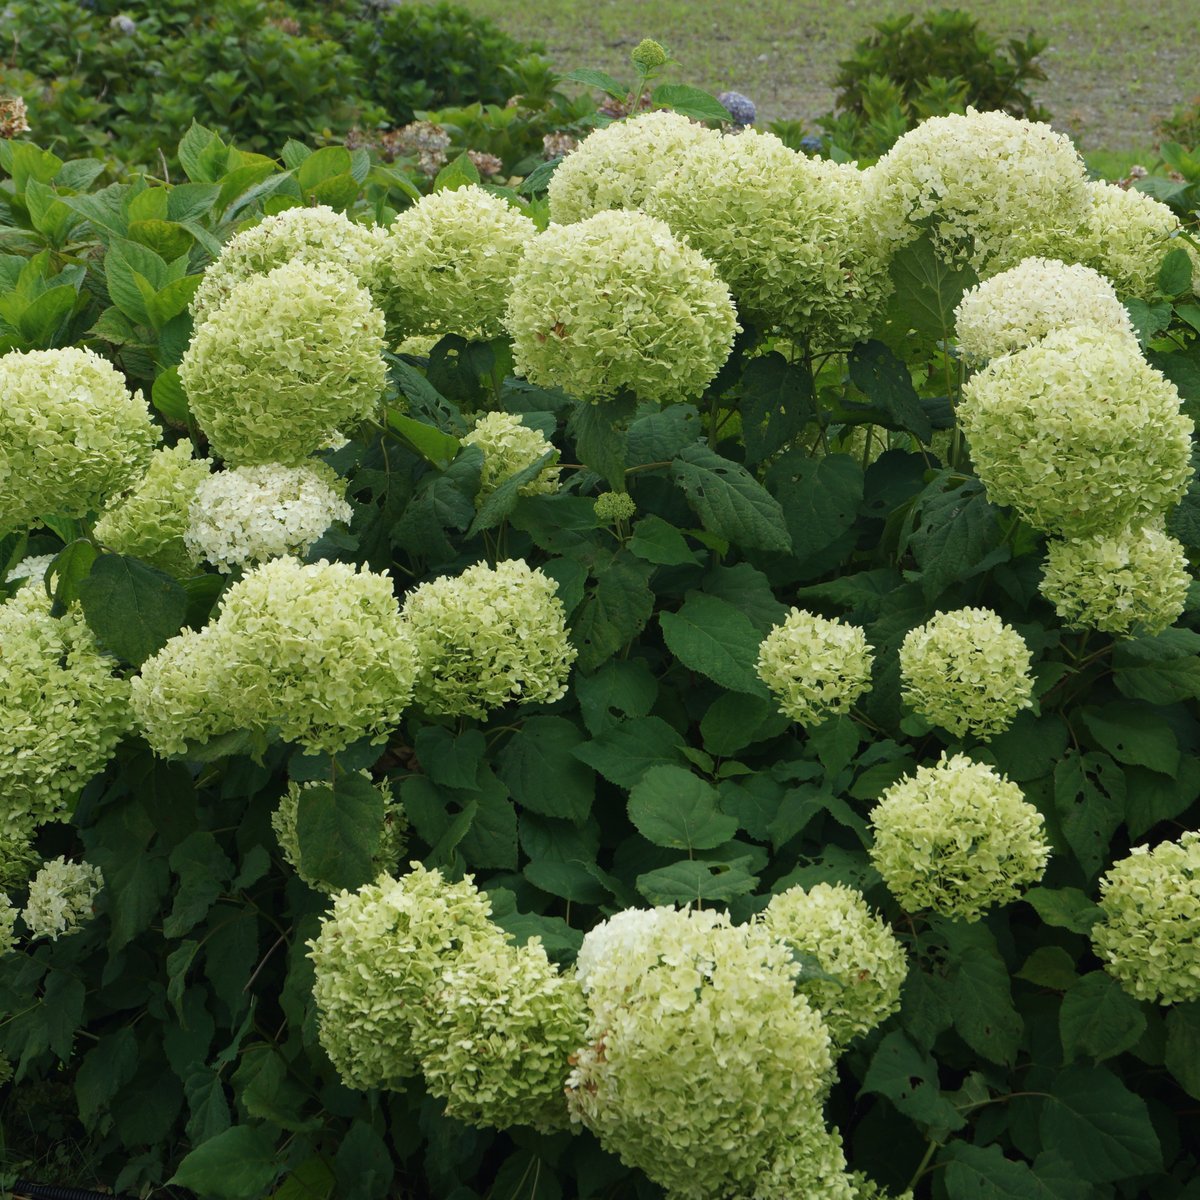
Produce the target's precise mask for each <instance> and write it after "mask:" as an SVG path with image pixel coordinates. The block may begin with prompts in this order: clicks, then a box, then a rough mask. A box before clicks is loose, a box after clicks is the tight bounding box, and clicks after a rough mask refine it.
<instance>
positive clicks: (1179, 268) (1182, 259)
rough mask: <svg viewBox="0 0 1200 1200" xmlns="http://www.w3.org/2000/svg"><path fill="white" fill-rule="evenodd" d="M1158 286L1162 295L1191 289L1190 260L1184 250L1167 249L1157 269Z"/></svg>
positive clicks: (1171, 294)
mask: <svg viewBox="0 0 1200 1200" xmlns="http://www.w3.org/2000/svg"><path fill="white" fill-rule="evenodd" d="M1158 288H1159V291H1161V292H1162V294H1163V295H1164V296H1180V295H1182V294H1183V293H1184V292H1190V291H1191V290H1192V260H1191V258H1190V257H1189V256H1188V252H1187V251H1186V250H1184V249H1182V248H1176V249H1174V250H1168V251H1167V254H1166V257H1164V258H1163V260H1162V266H1161V267H1159V269H1158Z"/></svg>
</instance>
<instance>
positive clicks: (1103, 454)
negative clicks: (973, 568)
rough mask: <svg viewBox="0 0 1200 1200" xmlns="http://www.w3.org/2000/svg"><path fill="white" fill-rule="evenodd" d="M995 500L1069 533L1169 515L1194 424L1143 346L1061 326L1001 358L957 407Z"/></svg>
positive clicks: (1185, 471)
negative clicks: (1183, 410) (1167, 511)
mask: <svg viewBox="0 0 1200 1200" xmlns="http://www.w3.org/2000/svg"><path fill="white" fill-rule="evenodd" d="M958 416H959V420H960V422H961V424H962V427H963V430H964V431H965V432H966V434H967V437H968V438H969V439H970V443H971V454H972V457H973V459H974V461H975V466H976V470H977V471H978V474H979V478H980V479H981V480H982V481H983V483H984V486H985V487H986V488H987V492H988V496H989V498H990V499H991V500H993V501H994V502H995V503H997V504H1007V505H1011V506H1012V507H1013V508H1014V509H1015V510H1016V511H1017V512H1018V513H1019V514H1020V515H1021V516H1022V517H1023V518H1024V519H1025V520H1026V521H1028V522H1029V524H1031V525H1033V526H1034V527H1035V528H1037V529H1041V530H1045V531H1047V532H1051V533H1060V534H1062V535H1065V536H1068V537H1085V536H1087V535H1088V534H1090V533H1094V532H1099V531H1102V530H1111V529H1114V528H1120V527H1121V526H1123V525H1126V524H1129V523H1136V522H1139V521H1143V520H1145V519H1146V518H1149V517H1154V516H1156V515H1159V514H1161V513H1162V512H1164V511H1165V510H1166V509H1167V508H1168V507H1169V506H1170V505H1172V504H1174V503H1175V502H1176V501H1177V500H1178V499H1179V498H1180V497H1181V496H1182V495H1183V492H1184V490H1185V488H1186V486H1187V481H1188V479H1189V477H1190V476H1191V472H1192V467H1191V435H1192V422H1191V420H1190V419H1189V418H1188V417H1186V416H1184V415H1183V413H1182V412H1181V411H1180V400H1179V393H1178V392H1177V391H1176V390H1175V385H1174V384H1172V383H1171V382H1169V381H1168V380H1167V379H1165V378H1164V377H1163V375H1162V374H1161V373H1160V372H1159V371H1156V370H1155V369H1154V368H1153V367H1151V366H1150V365H1149V364H1148V363H1147V362H1146V361H1145V359H1143V358H1142V356H1141V354H1140V353H1139V351H1138V348H1137V345H1136V343H1134V342H1132V341H1131V340H1130V339H1129V338H1128V337H1126V336H1125V335H1123V334H1118V333H1113V332H1111V331H1109V330H1104V329H1097V328H1095V327H1093V326H1080V327H1073V328H1067V329H1060V330H1056V331H1055V332H1054V333H1051V334H1048V335H1047V336H1046V337H1044V338H1042V340H1041V341H1039V342H1037V343H1035V344H1034V345H1032V346H1029V347H1027V348H1026V349H1024V350H1020V351H1018V352H1017V353H1015V354H1006V355H1004V356H1003V357H1001V358H998V359H993V360H992V362H991V363H989V364H988V366H987V367H986V368H985V369H984V370H982V371H980V372H979V373H978V374H977V375H975V376H973V377H972V378H971V379H970V380H969V381H968V382H967V384H966V387H965V388H964V392H963V400H962V403H961V404H960V405H959V409H958Z"/></svg>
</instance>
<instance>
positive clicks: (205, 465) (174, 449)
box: [96, 440, 212, 579]
mask: <svg viewBox="0 0 1200 1200" xmlns="http://www.w3.org/2000/svg"><path fill="white" fill-rule="evenodd" d="M192 449H193V447H192V443H191V442H189V441H187V440H184V441H182V442H180V443H179V444H178V445H176V446H171V447H163V448H162V449H159V450H156V451H155V452H154V455H153V457H152V458H151V459H150V465H149V466H148V467H147V468H146V473H145V475H143V476H142V478H141V479H140V480H139V481H138V482H137V483H135V484H134V485H133V486H132V488H130V490H129V491H127V492H126V493H124V494H123V495H121V496H118V497H116V498H114V499H113V500H111V501H110V502H109V504H108V506H107V507H106V508H105V510H104V511H103V512H102V513H101V514H100V519H99V520H98V521H97V522H96V537H97V539H98V540H99V541H101V542H103V543H104V545H106V546H108V547H109V548H110V549H112V550H115V551H116V552H117V553H118V554H129V555H132V556H133V557H134V558H140V559H141V560H142V561H143V562H147V563H149V564H150V565H151V566H153V567H157V568H158V569H159V570H160V571H166V572H167V574H168V575H175V576H177V577H179V578H181V579H182V578H184V577H186V576H188V575H191V574H192V573H193V572H194V571H195V569H196V566H197V565H198V563H199V561H200V559H199V556H198V555H196V554H195V553H193V552H192V550H191V548H190V547H189V546H188V545H187V544H186V542H185V540H184V535H185V534H186V532H187V528H188V507H189V505H190V504H191V503H192V498H193V497H194V496H195V494H196V489H197V488H198V487H199V486H200V485H201V484H202V483H203V482H204V480H206V479H207V478H208V473H209V470H210V469H211V467H212V463H211V461H210V460H209V459H207V458H200V459H197V458H193V457H192Z"/></svg>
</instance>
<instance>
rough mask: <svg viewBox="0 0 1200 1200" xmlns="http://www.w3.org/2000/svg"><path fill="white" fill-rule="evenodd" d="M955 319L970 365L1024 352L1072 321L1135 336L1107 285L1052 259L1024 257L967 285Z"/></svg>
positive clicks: (1090, 272) (1088, 270)
mask: <svg viewBox="0 0 1200 1200" xmlns="http://www.w3.org/2000/svg"><path fill="white" fill-rule="evenodd" d="M954 318H955V324H956V329H957V331H958V349H959V353H960V354H961V355H962V357H963V358H964V359H965V360H966V361H967V362H970V363H984V362H987V361H988V359H990V358H999V357H1000V355H1002V354H1011V353H1012V352H1013V351H1014V350H1023V349H1024V348H1025V347H1026V346H1031V345H1032V344H1033V343H1034V342H1036V341H1038V340H1039V339H1040V338H1043V337H1045V336H1046V334H1048V333H1053V332H1054V331H1055V330H1057V329H1064V328H1067V327H1069V326H1072V325H1094V326H1095V327H1096V328H1098V329H1105V330H1108V331H1110V332H1111V333H1113V334H1116V335H1119V336H1123V337H1126V338H1129V339H1131V340H1135V339H1134V332H1133V324H1132V323H1131V321H1130V320H1129V313H1127V312H1126V311H1125V306H1124V305H1123V304H1122V303H1121V302H1120V300H1118V299H1117V293H1116V291H1114V289H1113V286H1112V284H1111V283H1110V282H1109V281H1108V280H1107V279H1105V277H1104V276H1103V275H1101V274H1100V273H1099V272H1097V271H1093V270H1092V269H1091V268H1090V267H1085V266H1082V265H1080V264H1078V263H1076V264H1075V265H1072V266H1068V265H1067V264H1066V263H1064V262H1059V261H1058V260H1057V259H1053V258H1026V259H1023V260H1022V261H1021V262H1019V263H1018V264H1017V265H1016V266H1015V267H1011V268H1010V269H1009V270H1007V271H1002V272H1001V273H1000V274H999V275H993V276H992V277H991V278H990V279H987V280H985V281H984V282H983V283H981V284H978V285H977V286H976V287H973V288H971V290H970V291H968V292H967V293H965V295H964V296H963V298H962V300H961V301H959V305H958V308H957V309H955V311H954Z"/></svg>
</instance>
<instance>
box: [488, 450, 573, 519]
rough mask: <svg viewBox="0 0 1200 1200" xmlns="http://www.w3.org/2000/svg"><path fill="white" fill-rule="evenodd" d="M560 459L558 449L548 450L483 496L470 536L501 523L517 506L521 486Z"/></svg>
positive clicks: (530, 481)
mask: <svg viewBox="0 0 1200 1200" xmlns="http://www.w3.org/2000/svg"><path fill="white" fill-rule="evenodd" d="M557 459H558V451H557V450H547V451H546V452H545V454H543V455H542V456H541V457H540V458H539V459H537V460H536V461H535V462H531V463H530V464H529V465H528V466H527V467H522V468H521V470H519V471H518V472H517V473H516V474H515V475H510V476H509V477H508V478H507V479H506V480H505V481H504V482H503V483H502V484H500V486H499V487H497V488H495V489H494V490H492V491H491V492H489V493H488V494H487V495H486V496H485V497H483V501H482V503H481V504H480V505H479V511H478V512H477V513H476V514H475V520H474V521H472V522H471V527H470V529H468V530H467V536H468V537H474V536H475V535H476V534H477V533H482V532H483V531H484V530H485V529H492V528H494V527H495V526H497V525H499V524H500V522H501V521H503V520H504V519H505V518H506V517H507V516H508V515H509V514H510V513H511V512H512V510H513V509H514V508H515V507H516V505H517V500H518V499H519V496H520V491H521V488H523V487H524V486H525V485H526V484H527V483H532V482H533V481H534V480H535V479H536V478H537V477H538V476H539V475H540V474H541V473H542V472H543V471H544V470H545V469H546V467H548V466H550V465H551V464H552V463H554V462H555V461H556V460H557Z"/></svg>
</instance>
